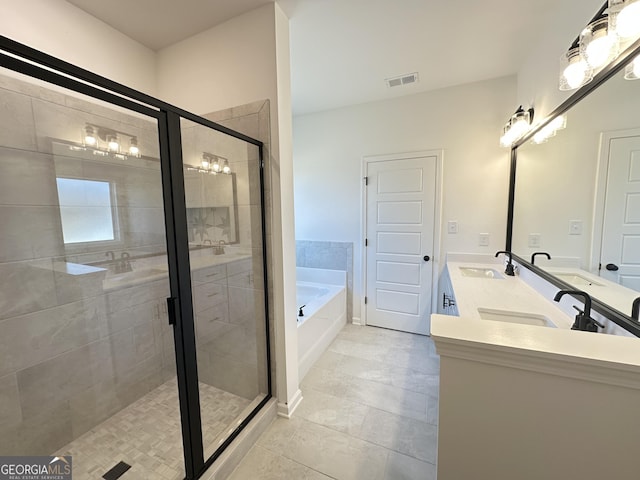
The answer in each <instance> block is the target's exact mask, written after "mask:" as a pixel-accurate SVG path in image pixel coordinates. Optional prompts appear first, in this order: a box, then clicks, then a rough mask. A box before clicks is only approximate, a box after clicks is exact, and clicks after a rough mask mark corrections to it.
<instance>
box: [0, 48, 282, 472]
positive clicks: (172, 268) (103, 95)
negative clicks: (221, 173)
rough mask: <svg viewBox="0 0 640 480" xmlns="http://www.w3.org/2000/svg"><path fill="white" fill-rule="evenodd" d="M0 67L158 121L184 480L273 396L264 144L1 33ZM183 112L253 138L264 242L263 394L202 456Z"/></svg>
mask: <svg viewBox="0 0 640 480" xmlns="http://www.w3.org/2000/svg"><path fill="white" fill-rule="evenodd" d="M0 66H1V67H4V68H7V69H9V70H13V71H15V72H19V73H21V74H23V75H27V76H30V77H34V78H37V79H39V80H43V81H45V82H48V83H51V84H54V85H58V86H60V87H63V88H66V89H69V90H73V91H75V92H78V93H82V94H84V95H87V96H89V97H93V98H96V99H99V100H102V101H104V102H107V103H110V104H113V105H117V106H119V107H122V108H126V109H129V110H132V111H134V112H137V113H140V114H143V115H146V116H148V117H151V118H155V119H156V120H157V122H158V134H159V145H160V165H161V172H162V190H163V200H164V217H165V229H166V242H167V261H168V267H169V284H170V291H171V297H169V298H168V299H167V306H168V313H169V323H171V324H172V325H173V331H174V343H175V355H176V373H177V379H178V394H179V403H180V417H181V427H182V440H183V450H184V467H185V474H186V477H185V478H186V480H196V479H198V478H200V477H201V476H202V475H203V474H204V473H205V471H206V470H207V469H208V468H209V467H210V466H211V465H212V464H213V462H214V461H215V460H216V459H217V458H218V457H219V456H220V455H221V454H222V453H223V452H224V450H225V449H226V448H227V447H228V446H229V444H230V443H231V442H232V441H233V440H234V439H235V438H236V437H237V436H238V435H239V434H240V432H241V431H242V430H243V429H244V428H245V427H246V426H247V425H248V423H249V422H250V421H251V419H252V418H253V417H255V415H256V414H257V413H258V412H259V411H260V410H261V409H262V408H263V407H264V406H265V405H266V404H267V402H268V401H269V399H270V398H271V395H272V393H271V392H272V379H271V368H270V363H271V354H270V339H269V304H268V302H269V300H268V298H269V295H268V282H267V252H266V245H267V243H266V212H265V198H264V192H265V189H264V161H263V153H264V147H263V143H262V142H261V141H259V140H256V139H254V138H251V137H248V136H246V135H244V134H242V133H240V132H236V131H234V130H232V129H230V128H227V127H225V126H223V125H219V124H217V123H215V122H212V121H210V120H207V119H205V118H203V117H200V116H198V115H195V114H193V113H191V112H188V111H186V110H183V109H180V108H178V107H175V106H173V105H171V104H168V103H166V102H163V101H161V100H159V99H156V98H154V97H152V96H149V95H147V94H144V93H142V92H139V91H137V90H135V89H132V88H130V87H127V86H125V85H122V84H120V83H117V82H114V81H112V80H109V79H107V78H105V77H102V76H100V75H97V74H95V73H92V72H90V71H88V70H85V69H83V68H80V67H78V66H75V65H72V64H70V63H67V62H65V61H63V60H61V59H59V58H56V57H53V56H50V55H48V54H46V53H44V52H41V51H39V50H35V49H33V48H31V47H28V46H26V45H24V44H21V43H19V42H16V41H14V40H11V39H9V38H7V37H4V36H0ZM182 118H184V119H186V120H189V121H192V122H195V123H198V124H200V125H202V126H204V127H208V128H210V129H212V130H215V131H218V132H221V133H224V134H227V135H229V136H232V137H235V138H237V139H239V140H244V141H245V142H247V143H250V144H253V145H256V146H257V147H258V150H259V152H258V153H259V155H258V162H259V165H258V167H259V171H260V199H261V202H260V207H261V216H262V245H263V251H262V252H263V254H262V260H263V265H262V266H263V272H264V289H265V295H264V309H265V310H264V314H265V322H266V328H265V332H266V335H265V338H264V341H265V342H266V345H265V348H266V350H265V351H266V359H265V360H266V362H267V368H266V373H267V387H268V388H267V390H268V393H267V395H266V396H265V398H264V399H262V401H261V402H260V403H259V404H258V405H257V406H256V407H255V408H254V409H253V410H252V411H251V412H250V413H249V414H248V415H247V417H246V418H244V419H243V421H242V422H241V423H240V425H238V426H237V427H236V428H235V430H234V431H233V432H232V433H231V434H229V436H228V437H227V439H226V440H225V441H224V442H223V443H222V444H221V445H220V446H219V447H218V448H217V449H216V450H215V452H214V453H213V454H212V455H211V456H210V457H209V458H207V459H205V458H204V445H203V440H202V419H201V414H200V399H199V388H198V368H197V358H196V337H195V323H194V310H193V300H192V298H193V297H192V285H191V267H190V261H189V241H188V230H187V209H186V200H185V186H184V169H183V158H182V135H181V127H180V120H181V119H182Z"/></svg>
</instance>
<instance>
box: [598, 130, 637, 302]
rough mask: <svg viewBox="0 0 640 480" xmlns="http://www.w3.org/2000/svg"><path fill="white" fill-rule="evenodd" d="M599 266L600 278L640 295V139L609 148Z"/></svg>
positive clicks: (624, 140)
mask: <svg viewBox="0 0 640 480" xmlns="http://www.w3.org/2000/svg"><path fill="white" fill-rule="evenodd" d="M600 263H601V268H602V270H601V271H600V275H601V276H603V277H604V278H607V279H609V280H612V281H614V282H618V283H620V284H621V285H624V286H625V287H628V288H632V289H634V290H638V291H640V137H625V138H613V139H612V140H611V142H610V144H609V173H608V177H607V195H606V199H605V209H604V227H603V231H602V253H601V256H600ZM607 265H615V266H616V267H618V270H608V269H607ZM610 268H612V267H611V266H610Z"/></svg>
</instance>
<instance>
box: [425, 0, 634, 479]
mask: <svg viewBox="0 0 640 480" xmlns="http://www.w3.org/2000/svg"><path fill="white" fill-rule="evenodd" d="M605 10H606V5H605V6H604V7H603V9H602V10H601V11H600V12H599V14H598V15H602V14H603V12H604V11H605ZM594 20H595V19H594ZM624 48H625V49H626V50H625V49H623V50H622V51H623V53H622V55H620V56H619V57H617V58H616V59H615V60H613V61H611V63H610V64H606V66H604V67H602V68H600V69H599V70H598V71H597V72H596V73H595V75H594V77H593V80H592V81H591V83H587V84H586V85H584V86H582V87H580V88H579V89H578V90H577V91H576V93H575V94H573V95H572V96H571V97H569V99H568V100H567V101H566V102H564V103H563V104H562V105H560V106H559V107H558V108H557V109H556V110H554V111H553V112H552V113H551V114H550V115H549V116H548V117H547V118H544V119H541V120H540V119H537V121H536V124H535V125H534V127H533V128H532V129H531V130H530V131H529V132H528V133H526V134H524V136H522V137H521V138H519V139H518V140H514V141H513V144H512V148H511V175H510V183H509V204H508V215H507V218H508V221H507V235H506V239H505V250H506V251H507V252H508V254H509V256H510V258H511V263H512V265H513V266H514V269H515V275H514V276H510V275H507V274H506V273H505V265H504V262H503V261H502V257H500V261H498V260H497V259H494V258H492V256H484V257H482V256H477V255H475V256H474V255H451V254H449V255H448V258H447V265H446V267H445V269H444V271H443V273H442V276H441V278H440V284H439V295H438V313H437V314H434V315H432V319H431V336H432V338H433V339H434V341H435V344H436V350H437V352H438V354H439V355H440V360H441V363H440V397H439V398H440V400H439V401H440V404H439V427H438V428H439V432H438V462H437V463H438V479H439V480H458V479H467V478H478V479H492V480H502V479H504V480H507V479H509V480H511V479H518V480H540V479H545V480H548V479H557V480H561V479H562V480H565V479H581V480H584V479H589V480H591V479H592V480H600V479H603V478H615V479H616V480H627V479H628V480H632V479H634V480H635V479H637V478H638V466H637V461H636V458H637V448H638V445H640V415H638V405H640V341H639V339H638V337H640V322H639V321H638V318H635V317H636V316H637V310H638V309H637V308H633V306H634V305H636V304H637V303H638V302H640V301H639V300H637V298H638V297H640V116H638V111H639V110H638V107H639V106H640V81H629V79H630V78H637V75H636V76H635V77H634V75H635V73H633V74H632V75H631V76H629V75H628V72H629V71H630V68H626V73H625V67H627V65H629V66H633V64H632V62H634V60H635V61H636V62H640V56H639V55H640V40H638V37H636V38H635V39H633V41H630V42H628V43H627V44H626V45H625V47H624ZM636 59H637V60H636ZM639 68H640V67H639ZM631 70H633V69H631ZM625 76H626V77H627V78H625ZM519 110H520V109H519ZM523 112H524V110H523ZM516 113H517V112H516ZM530 114H531V115H533V109H531V110H530ZM552 123H553V124H554V125H560V126H561V128H560V129H558V130H556V131H555V133H554V135H552V136H548V137H547V138H546V139H544V140H543V141H541V142H537V141H534V140H540V137H539V135H537V134H539V133H540V132H542V131H543V130H544V129H545V128H546V127H547V126H548V125H550V124H552ZM554 300H555V301H554ZM586 304H588V305H590V306H591V307H592V309H591V311H590V312H589V313H590V317H591V318H592V319H593V320H595V322H597V324H599V326H597V328H595V330H596V331H597V333H593V331H579V330H578V331H576V330H572V329H571V328H572V326H573V325H574V321H575V320H577V319H575V316H576V315H577V314H579V313H578V312H576V311H575V310H574V307H576V308H577V309H579V310H585V305H586ZM584 318H585V317H582V320H584ZM574 319H575V320H574ZM575 324H576V325H577V324H580V325H583V326H584V324H583V323H579V322H577V321H575ZM592 326H594V324H590V325H589V327H592Z"/></svg>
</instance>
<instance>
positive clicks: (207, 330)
mask: <svg viewBox="0 0 640 480" xmlns="http://www.w3.org/2000/svg"><path fill="white" fill-rule="evenodd" d="M191 278H192V283H193V312H194V315H195V323H196V338H197V341H198V342H207V341H208V340H209V339H211V338H213V337H214V336H215V333H216V332H217V330H218V328H217V326H219V323H220V322H224V323H228V322H229V299H228V292H227V265H226V264H223V265H214V266H211V267H206V268H203V269H200V270H196V271H194V272H193V273H192V277H191Z"/></svg>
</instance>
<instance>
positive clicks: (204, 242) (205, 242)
mask: <svg viewBox="0 0 640 480" xmlns="http://www.w3.org/2000/svg"><path fill="white" fill-rule="evenodd" d="M207 242H209V245H211V246H212V247H213V242H212V241H211V240H209V239H208V238H207V239H205V240H203V241H202V245H206V244H207Z"/></svg>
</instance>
